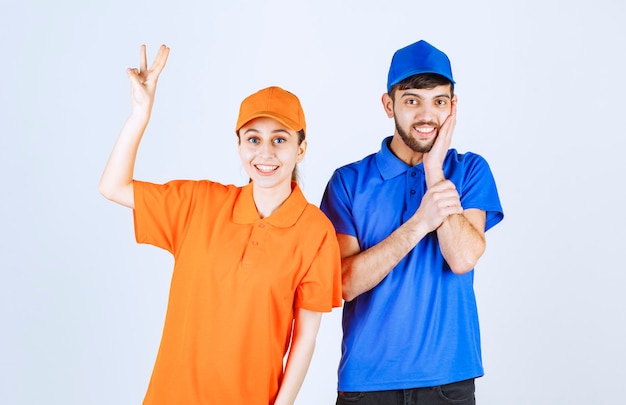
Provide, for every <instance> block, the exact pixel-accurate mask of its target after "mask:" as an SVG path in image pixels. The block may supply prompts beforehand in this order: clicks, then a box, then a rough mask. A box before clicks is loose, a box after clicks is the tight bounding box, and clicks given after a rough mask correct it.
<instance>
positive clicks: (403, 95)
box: [401, 90, 452, 100]
mask: <svg viewBox="0 0 626 405" xmlns="http://www.w3.org/2000/svg"><path fill="white" fill-rule="evenodd" d="M404 97H415V98H419V99H421V100H423V99H424V97H423V96H422V95H421V94H418V93H412V92H411V91H410V90H409V91H407V92H406V93H403V94H402V96H401V98H404ZM441 97H444V98H448V99H451V98H452V97H450V95H449V94H445V93H444V94H439V95H436V96H433V98H441Z"/></svg>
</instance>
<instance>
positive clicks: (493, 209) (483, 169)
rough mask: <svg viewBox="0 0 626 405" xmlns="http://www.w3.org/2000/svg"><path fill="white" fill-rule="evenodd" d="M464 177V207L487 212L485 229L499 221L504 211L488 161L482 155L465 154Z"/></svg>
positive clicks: (462, 197)
mask: <svg viewBox="0 0 626 405" xmlns="http://www.w3.org/2000/svg"><path fill="white" fill-rule="evenodd" d="M463 160H464V164H463V166H464V170H463V171H462V172H463V173H464V178H463V179H462V181H461V182H460V183H459V182H457V181H455V183H456V184H457V187H458V184H462V187H461V190H459V191H460V194H461V204H462V206H463V208H464V209H468V208H478V209H481V210H483V211H485V212H486V222H485V231H487V230H488V229H490V228H491V227H493V226H494V225H496V224H497V223H499V222H500V221H501V220H502V219H503V217H504V213H503V211H502V205H501V204H500V197H499V195H498V189H497V187H496V182H495V179H494V177H493V174H492V172H491V169H490V167H489V164H488V163H487V161H486V160H485V159H484V158H483V157H482V156H480V155H477V154H474V153H467V154H465V155H463Z"/></svg>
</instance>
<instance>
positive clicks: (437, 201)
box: [337, 182, 462, 301]
mask: <svg viewBox="0 0 626 405" xmlns="http://www.w3.org/2000/svg"><path fill="white" fill-rule="evenodd" d="M461 213H462V208H461V205H460V203H459V202H458V193H457V192H456V189H455V188H454V184H452V183H451V182H441V183H439V184H437V185H435V186H434V187H432V188H430V189H429V190H427V191H426V194H424V197H423V198H422V202H421V203H420V206H419V208H418V209H417V211H416V212H415V214H413V216H412V217H411V218H409V220H408V221H406V222H405V223H404V224H402V225H401V226H400V227H399V228H398V229H396V230H395V231H393V232H392V233H391V234H390V235H389V236H388V237H387V238H385V239H383V240H382V241H381V242H379V243H378V244H376V245H374V246H372V247H370V248H369V249H366V250H364V251H361V247H360V246H359V242H358V240H357V239H356V238H355V237H354V236H351V235H346V234H341V233H339V234H337V240H338V241H339V249H340V250H341V258H342V259H341V279H342V294H343V298H344V300H346V301H351V300H353V299H354V298H356V297H357V296H359V295H361V294H362V293H364V292H366V291H369V290H371V289H372V288H374V287H375V286H376V285H378V283H380V282H381V281H382V280H383V279H384V278H385V277H386V276H387V274H389V272H390V271H391V270H392V269H393V268H394V267H395V266H396V265H397V264H398V263H399V262H400V260H402V259H403V258H404V257H405V256H406V255H407V254H408V253H409V252H410V251H411V250H412V249H413V248H414V247H415V245H417V244H418V243H419V241H420V240H422V238H424V236H426V235H427V234H428V233H430V232H432V231H434V230H436V229H437V228H438V227H439V226H440V225H441V223H442V222H443V221H444V219H445V218H447V217H448V216H450V215H455V214H461Z"/></svg>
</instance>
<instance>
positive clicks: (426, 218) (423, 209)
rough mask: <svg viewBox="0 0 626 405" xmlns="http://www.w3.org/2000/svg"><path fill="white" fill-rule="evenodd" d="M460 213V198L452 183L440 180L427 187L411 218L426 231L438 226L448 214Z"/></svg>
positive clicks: (461, 211)
mask: <svg viewBox="0 0 626 405" xmlns="http://www.w3.org/2000/svg"><path fill="white" fill-rule="evenodd" d="M462 213H463V207H462V206H461V199H460V197H459V193H458V192H457V190H456V187H455V186H454V183H452V182H451V181H450V180H442V181H440V182H438V183H437V184H435V185H433V186H431V187H429V188H428V190H427V191H426V194H424V197H423V198H422V202H421V203H420V206H419V208H418V209H417V211H416V212H415V214H414V215H413V218H412V219H415V220H416V221H417V224H420V225H421V226H423V227H424V231H425V232H424V233H428V232H432V231H434V230H436V229H437V228H439V226H440V225H441V224H442V223H443V221H444V220H445V219H446V218H447V217H448V216H450V215H454V214H462Z"/></svg>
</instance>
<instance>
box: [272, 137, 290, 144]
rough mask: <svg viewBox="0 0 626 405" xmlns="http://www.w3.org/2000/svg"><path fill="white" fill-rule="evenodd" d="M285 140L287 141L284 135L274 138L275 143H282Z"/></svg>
mask: <svg viewBox="0 0 626 405" xmlns="http://www.w3.org/2000/svg"><path fill="white" fill-rule="evenodd" d="M285 142H287V140H286V139H285V138H282V137H278V138H274V143H277V144H281V143H285Z"/></svg>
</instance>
